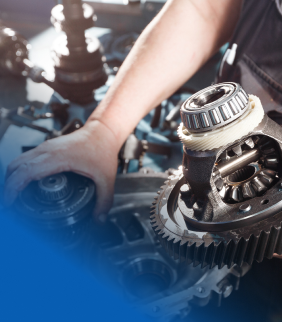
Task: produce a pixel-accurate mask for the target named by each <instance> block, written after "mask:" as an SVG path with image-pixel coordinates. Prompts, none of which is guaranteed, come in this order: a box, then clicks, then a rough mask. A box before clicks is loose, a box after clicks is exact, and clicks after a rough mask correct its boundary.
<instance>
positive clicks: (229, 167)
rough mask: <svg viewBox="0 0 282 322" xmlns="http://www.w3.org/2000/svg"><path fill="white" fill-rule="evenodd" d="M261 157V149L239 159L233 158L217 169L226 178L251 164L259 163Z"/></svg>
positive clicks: (246, 153) (244, 154)
mask: <svg viewBox="0 0 282 322" xmlns="http://www.w3.org/2000/svg"><path fill="white" fill-rule="evenodd" d="M259 157H260V151H259V149H258V148H257V149H253V150H250V151H247V152H245V153H243V154H242V155H241V156H239V157H232V158H230V160H229V161H226V162H222V163H220V164H218V165H217V167H216V168H217V170H218V171H219V173H220V175H221V177H222V178H225V177H226V176H228V175H230V174H232V173H233V172H235V171H236V170H239V169H241V168H242V167H244V166H246V165H248V164H250V163H251V162H254V161H257V160H258V159H259Z"/></svg>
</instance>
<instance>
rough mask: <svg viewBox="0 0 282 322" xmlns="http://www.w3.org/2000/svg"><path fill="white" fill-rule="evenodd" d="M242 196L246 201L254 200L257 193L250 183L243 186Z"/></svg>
mask: <svg viewBox="0 0 282 322" xmlns="http://www.w3.org/2000/svg"><path fill="white" fill-rule="evenodd" d="M242 194H243V198H244V199H247V198H254V197H255V196H256V192H255V190H254V188H253V187H252V185H251V183H250V182H246V183H244V184H243V185H242Z"/></svg>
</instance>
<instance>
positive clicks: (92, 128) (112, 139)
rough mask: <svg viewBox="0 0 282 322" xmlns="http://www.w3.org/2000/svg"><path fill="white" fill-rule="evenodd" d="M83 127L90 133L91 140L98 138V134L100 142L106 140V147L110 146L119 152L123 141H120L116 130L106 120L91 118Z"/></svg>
mask: <svg viewBox="0 0 282 322" xmlns="http://www.w3.org/2000/svg"><path fill="white" fill-rule="evenodd" d="M82 129H83V131H85V132H86V133H87V135H89V140H90V141H92V140H93V139H94V140H97V136H98V139H99V140H100V142H103V141H104V142H105V145H106V146H105V147H107V148H109V147H110V148H111V149H112V150H113V151H114V152H115V153H116V154H118V153H119V150H120V148H121V147H122V145H123V142H119V141H118V138H117V136H116V134H115V132H114V131H112V130H111V128H110V127H109V126H108V125H107V124H105V122H102V121H101V120H99V119H89V120H88V121H87V122H86V123H85V125H84V127H83V128H82Z"/></svg>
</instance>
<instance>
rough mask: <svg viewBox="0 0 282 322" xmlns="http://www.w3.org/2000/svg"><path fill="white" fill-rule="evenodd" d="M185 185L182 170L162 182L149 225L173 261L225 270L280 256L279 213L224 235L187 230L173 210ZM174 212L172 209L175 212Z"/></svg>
mask: <svg viewBox="0 0 282 322" xmlns="http://www.w3.org/2000/svg"><path fill="white" fill-rule="evenodd" d="M184 183H185V180H184V177H183V173H182V168H180V169H179V170H178V171H177V172H175V173H174V175H172V176H170V177H169V180H167V181H165V184H164V186H162V187H161V191H159V194H158V196H157V197H156V201H155V202H154V204H153V206H152V211H151V224H152V227H153V229H154V231H155V232H156V234H157V236H158V237H159V240H160V241H161V243H162V245H163V246H164V248H165V249H166V250H167V251H168V252H169V254H170V255H171V256H173V257H174V259H179V260H180V261H185V262H187V264H191V263H193V266H198V265H199V264H201V267H202V268H204V267H206V266H209V267H210V268H213V267H214V266H216V265H218V266H219V267H223V266H224V265H227V266H228V267H229V268H230V267H231V266H233V265H234V264H238V265H239V266H241V265H242V263H243V262H246V263H248V264H250V265H251V264H252V262H253V261H254V260H256V261H258V262H261V261H262V260H263V258H264V257H266V258H269V259H270V258H272V257H273V253H274V252H275V253H278V254H281V252H282V234H281V223H282V212H279V213H277V214H276V215H274V216H273V217H271V218H267V219H265V220H263V221H260V222H258V223H255V224H253V225H250V226H246V227H244V228H239V229H234V230H228V231H224V232H216V233H211V232H203V231H198V230H195V229H193V228H190V229H189V228H188V227H187V225H186V223H185V220H184V219H183V216H182V213H181V212H180V210H179V209H178V208H177V206H176V205H177V202H178V201H177V198H178V195H179V193H180V189H181V187H182V185H183V184H184ZM184 193H185V192H184ZM175 208H176V209H175Z"/></svg>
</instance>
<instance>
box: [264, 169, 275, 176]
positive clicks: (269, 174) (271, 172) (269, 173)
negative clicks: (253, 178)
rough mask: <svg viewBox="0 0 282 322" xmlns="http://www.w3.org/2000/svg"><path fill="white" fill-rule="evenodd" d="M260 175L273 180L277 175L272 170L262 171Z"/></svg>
mask: <svg viewBox="0 0 282 322" xmlns="http://www.w3.org/2000/svg"><path fill="white" fill-rule="evenodd" d="M261 173H263V174H266V175H268V176H270V177H271V178H275V177H276V175H277V172H276V171H274V170H271V169H263V170H262V171H261Z"/></svg>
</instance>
